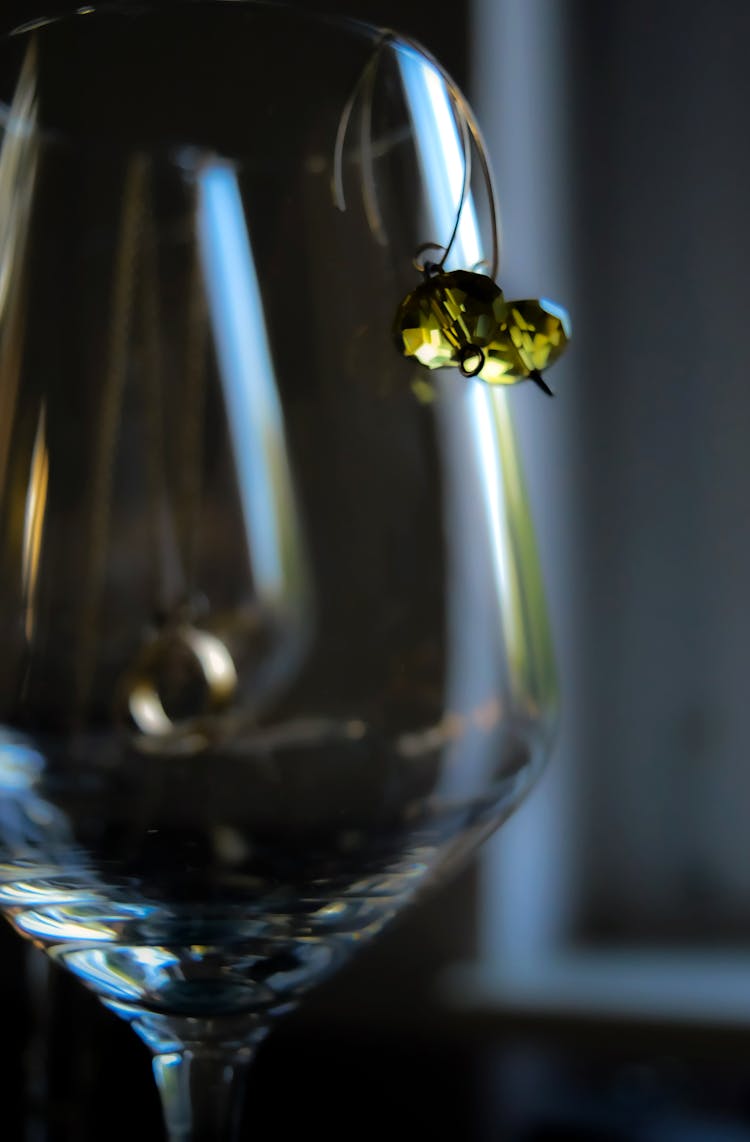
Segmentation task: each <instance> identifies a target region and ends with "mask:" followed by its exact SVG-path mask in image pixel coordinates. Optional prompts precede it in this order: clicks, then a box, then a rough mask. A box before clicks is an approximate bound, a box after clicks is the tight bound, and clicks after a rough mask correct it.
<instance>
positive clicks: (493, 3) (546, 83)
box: [471, 0, 586, 970]
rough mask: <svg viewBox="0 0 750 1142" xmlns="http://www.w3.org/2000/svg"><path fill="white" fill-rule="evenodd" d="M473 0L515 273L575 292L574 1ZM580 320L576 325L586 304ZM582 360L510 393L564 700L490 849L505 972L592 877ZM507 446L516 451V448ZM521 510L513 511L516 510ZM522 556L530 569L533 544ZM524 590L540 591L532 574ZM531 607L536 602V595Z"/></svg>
mask: <svg viewBox="0 0 750 1142" xmlns="http://www.w3.org/2000/svg"><path fill="white" fill-rule="evenodd" d="M472 8H473V19H472V25H473V27H474V28H475V36H474V42H473V45H472V72H471V74H472V83H473V92H472V97H473V101H474V105H475V107H476V109H477V112H478V114H479V118H480V120H481V123H482V126H483V130H484V133H485V138H486V139H487V140H488V143H489V146H490V150H491V152H492V153H493V155H495V156H496V159H497V163H498V168H499V170H498V173H499V178H498V189H499V194H500V202H501V205H502V208H503V210H504V211H505V212H506V213H507V215H508V216H509V217H512V219H513V228H512V235H511V233H510V232H509V233H508V237H509V238H510V237H512V238H513V241H512V242H511V241H508V242H506V243H505V248H504V250H503V262H504V269H503V278H504V280H507V281H508V282H509V283H510V284H512V285H513V292H514V293H516V294H517V295H520V296H522V297H524V296H526V297H528V296H531V295H533V294H534V292H535V291H537V292H541V293H549V294H551V295H552V296H553V297H555V298H559V300H560V301H562V302H566V301H570V300H571V299H572V298H573V297H574V294H575V290H574V285H575V282H574V279H573V277H572V276H571V271H570V264H569V259H570V250H569V249H568V236H569V233H570V226H569V222H570V211H569V209H568V205H569V204H568V202H567V197H568V195H569V189H568V188H569V186H570V177H569V172H568V170H567V164H568V156H569V154H570V153H572V152H571V149H570V133H569V132H570V122H569V108H570V106H571V100H570V98H569V95H570V90H569V85H570V82H571V76H570V74H569V69H570V66H571V61H570V56H569V53H568V52H567V51H566V39H567V29H566V24H567V23H568V22H569V21H572V20H573V19H574V11H573V8H572V5H571V4H569V3H567V2H566V0H561V2H560V3H554V4H552V3H549V0H473V3H472ZM530 75H533V76H534V82H533V83H531V84H529V82H528V78H529V76H530ZM573 318H574V326H575V311H574V312H573ZM571 363H572V361H571V360H570V359H568V360H565V361H563V362H561V363H560V365H558V366H556V368H555V371H554V385H555V387H556V388H557V387H558V383H559V393H560V395H559V397H558V398H557V399H556V400H554V401H547V400H544V399H543V398H542V399H539V398H538V394H536V393H534V392H533V391H532V390H531V389H530V387H525V388H524V389H523V390H522V391H521V392H520V393H518V399H514V398H515V396H516V394H515V393H514V394H513V396H512V397H511V398H510V399H512V400H513V425H514V428H515V433H514V435H516V434H517V436H518V438H519V440H520V444H521V451H522V455H523V458H524V460H525V464H524V470H525V474H526V476H527V477H528V485H529V489H530V493H531V502H532V504H533V507H534V519H535V521H536V524H537V531H538V535H539V538H540V546H541V549H542V552H543V555H544V565H545V566H546V568H547V571H548V574H547V588H548V590H547V598H548V601H549V604H550V610H551V613H552V617H553V622H554V629H555V635H556V637H555V643H556V645H557V647H558V648H559V654H560V662H561V665H562V672H561V685H562V690H563V694H564V704H563V717H562V719H561V725H560V731H561V732H560V733H559V735H558V739H557V744H556V748H555V755H554V758H553V762H552V765H551V766H550V770H549V773H548V774H547V777H546V779H545V781H544V782H543V783H542V785H541V787H540V788H539V789H537V790H536V792H535V793H534V796H533V797H531V798H530V799H529V801H528V802H527V804H526V805H525V806H524V807H523V809H522V811H521V812H520V813H518V814H516V815H515V816H514V817H513V818H512V819H511V820H510V821H509V822H508V824H507V825H506V826H505V827H504V828H503V829H502V830H501V831H500V833H499V835H498V837H497V839H496V840H495V841H494V842H493V844H492V845H491V846H489V847H487V848H485V850H484V861H483V866H482V868H483V875H482V882H483V883H482V895H481V902H480V909H479V916H480V921H481V927H480V939H481V946H482V955H483V959H484V961H485V963H486V964H487V965H488V966H490V967H491V965H494V964H497V963H502V964H503V966H504V969H506V970H513V969H516V970H525V969H527V968H528V966H529V965H530V964H532V963H533V962H534V961H535V960H537V961H538V960H539V959H540V958H543V957H545V956H546V955H548V954H549V953H550V951H553V950H554V949H555V947H556V946H557V945H558V943H559V941H560V940H561V939H563V938H565V935H566V934H567V932H568V931H570V928H571V924H572V922H573V918H574V916H575V914H576V910H577V902H576V891H577V888H578V885H579V884H580V883H581V882H582V878H581V877H580V876H579V875H578V872H577V870H576V867H575V862H576V860H577V857H576V854H575V847H576V844H577V840H578V837H579V836H580V831H581V830H580V824H579V822H578V820H577V816H576V806H575V797H576V779H577V774H576V767H577V765H578V759H579V755H580V753H581V725H582V721H581V718H582V716H584V717H585V708H586V701H585V695H584V694H583V692H582V690H581V680H580V662H581V656H580V654H579V652H578V651H579V640H580V632H581V630H582V629H583V628H584V626H585V621H584V620H585V614H582V612H581V607H580V600H579V599H578V592H577V590H576V583H577V575H576V572H575V563H576V560H577V559H578V558H579V553H580V551H581V550H583V547H582V543H581V534H580V528H581V519H582V515H581V511H580V504H578V503H577V502H576V494H575V488H574V480H575V475H574V473H575V471H576V464H575V463H574V462H573V457H574V456H575V454H576V444H577V441H576V435H577V433H578V430H579V425H580V423H581V416H580V410H579V408H578V403H579V401H580V399H581V394H582V391H583V390H582V389H581V387H580V386H575V385H573V386H570V387H566V385H565V374H566V370H567V369H568V368H569V367H570V364H571ZM558 370H559V372H558ZM534 398H536V399H534ZM502 455H503V459H504V458H505V455H506V450H505V448H504V447H503V452H502ZM509 495H512V493H511V492H510V491H509ZM509 514H510V517H511V519H512V518H513V509H509ZM522 559H523V563H522V565H523V566H524V568H526V566H527V562H526V559H525V558H524V557H523V553H522ZM534 565H535V566H536V563H534ZM523 586H524V590H525V591H526V592H527V594H528V592H529V590H530V584H529V583H528V582H527V581H526V578H524V584H523ZM535 589H536V588H535ZM538 590H539V591H540V592H541V583H540V584H539V587H538ZM528 605H529V607H530V609H532V611H533V601H531V602H530V603H529V604H528ZM545 627H546V623H545ZM542 637H545V638H546V639H547V644H548V645H549V634H548V632H547V633H546V634H545V631H544V630H543V629H541V628H538V626H537V628H535V629H532V630H531V631H530V642H529V646H530V648H531V650H530V659H531V663H530V669H533V667H534V662H535V661H537V662H538V661H539V657H538V654H537V651H536V649H535V646H536V645H537V640H538V639H540V638H542Z"/></svg>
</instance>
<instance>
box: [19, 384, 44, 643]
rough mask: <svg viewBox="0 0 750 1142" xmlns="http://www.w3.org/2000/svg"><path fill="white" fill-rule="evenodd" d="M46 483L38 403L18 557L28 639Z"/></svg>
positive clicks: (33, 614)
mask: <svg viewBox="0 0 750 1142" xmlns="http://www.w3.org/2000/svg"><path fill="white" fill-rule="evenodd" d="M48 484H49V454H48V452H47V441H46V410H45V407H44V405H42V408H41V412H40V413H39V421H38V423H37V429H36V436H35V437H34V449H33V451H32V454H31V470H30V472H29V483H28V487H27V489H26V510H25V513H24V521H23V544H22V549H21V550H22V558H21V588H22V592H23V603H24V611H25V616H24V630H25V633H26V638H27V639H28V641H29V642H31V641H32V639H33V637H34V628H35V625H36V600H37V588H38V583H39V563H40V560H41V554H42V540H43V537H44V516H45V512H46V509H47V487H48Z"/></svg>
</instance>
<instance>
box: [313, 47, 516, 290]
mask: <svg viewBox="0 0 750 1142" xmlns="http://www.w3.org/2000/svg"><path fill="white" fill-rule="evenodd" d="M389 45H393V46H395V47H396V49H398V48H399V47H402V46H404V47H407V48H409V49H411V51H413V52H416V53H417V54H418V55H419V56H421V57H422V59H424V60H425V61H426V62H427V63H429V64H430V66H431V67H434V68H435V70H436V71H437V73H438V75H439V76H440V78H441V79H442V80H443V83H444V84H445V86H446V88H447V90H448V94H449V96H450V100H451V106H452V109H453V114H454V117H455V120H456V123H457V125H458V129H459V131H460V133H461V144H462V149H463V154H464V178H463V183H462V186H461V196H460V198H459V201H458V206H457V208H456V220H455V222H454V225H453V231H452V233H451V235H450V238H449V239H448V243H447V245H443V244H442V243H437V242H425V243H424V244H423V245H422V246H420V247H419V250H418V251H417V256H416V258H415V263H414V264H415V266H416V268H417V269H418V270H419V271H420V272H425V271H426V268H427V264H420V263H419V262H418V260H417V259H418V257H419V255H420V254H421V253H423V252H424V251H425V250H428V249H432V250H436V251H437V250H440V251H442V257H441V258H440V260H439V261H438V262H437V263H436V264H437V265H438V266H439V268H440V269H442V268H443V267H444V266H445V262H446V260H447V258H448V256H449V254H450V251H451V249H452V248H453V244H454V243H455V240H456V236H457V234H458V228H459V226H460V223H461V215H462V213H463V209H464V206H465V204H466V201H467V199H468V196H469V191H470V187H471V174H472V144H473V147H474V149H475V150H476V154H477V157H478V159H479V165H480V168H481V172H482V178H483V180H484V184H485V188H486V191H487V200H488V207H489V215H490V218H489V223H490V236H491V242H492V257H491V260H490V274H489V276H490V277H492V278H493V279H495V278H497V274H498V269H499V261H500V243H499V233H498V232H499V225H498V215H497V205H496V201H495V186H494V181H493V178H492V170H491V168H490V163H489V159H488V157H487V148H486V146H485V142H484V138H483V136H482V132H481V130H480V129H479V124H478V123H477V121H476V119H475V118H474V115H473V113H472V110H471V107H470V106H469V103H468V101H467V99H466V97H465V96H464V94H463V92H462V91H461V89H460V88H459V87H458V86H457V85H456V83H455V82H454V81H453V80H452V79H451V77H450V75H449V74H448V72H447V71H446V70H445V68H444V67H443V66H442V65H441V64H440V63H439V62H438V61H437V60H436V59H435V58H434V56H432V55H431V54H430V53H429V52H428V51H427V50H426V49H425V48H423V47H422V45H421V44H419V43H417V41H416V40H413V39H411V38H410V37H409V36H403V35H398V34H396V33H395V32H393V31H390V30H388V29H386V30H384V32H383V35H382V37H381V39H380V40H379V41H378V43H377V44H376V45H375V48H374V50H373V53H372V56H371V57H370V59H369V60H368V62H367V63H366V65H365V67H364V69H363V71H362V74H361V75H360V76H359V78H358V79H357V82H356V83H355V85H354V88H353V90H352V93H351V95H350V96H349V98H348V99H347V101H346V103H345V104H344V108H343V110H342V112H341V117H340V118H339V123H338V129H337V131H336V140H335V144H334V152H333V172H332V187H331V189H332V193H333V200H334V204H335V205H336V207H337V208H338V209H339V210H341V211H344V210H346V199H345V195H344V178H343V165H344V161H343V159H344V144H345V142H346V135H347V131H348V129H349V124H350V122H351V118H352V114H353V111H354V107H355V104H356V102H357V98H358V97H359V96H360V94H362V95H363V101H362V112H361V119H360V125H361V142H360V145H361V157H362V197H363V201H364V208H365V214H366V216H367V220H368V223H369V226H370V229H371V231H372V233H373V235H374V237H375V239H376V241H377V242H379V243H380V244H381V245H384V244H385V243H386V235H385V228H384V226H383V221H382V216H381V214H380V209H379V207H378V202H377V192H376V187H375V176H374V169H373V155H372V107H373V102H374V93H375V80H376V77H377V70H378V66H379V64H380V57H381V55H382V53H383V51H384V49H385V48H386V47H387V46H389Z"/></svg>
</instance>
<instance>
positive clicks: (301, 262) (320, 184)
mask: <svg viewBox="0 0 750 1142" xmlns="http://www.w3.org/2000/svg"><path fill="white" fill-rule="evenodd" d="M0 76H2V81H1V87H0V101H1V106H0V113H1V116H2V139H1V147H0V591H1V592H2V595H1V597H2V600H3V609H2V615H3V620H2V621H3V626H2V645H3V648H4V652H3V655H2V659H1V660H0V726H1V729H0V735H1V736H0V906H1V907H2V909H3V911H4V913H5V915H6V916H7V917H8V919H9V920H10V921H11V923H12V925H13V926H14V928H15V929H16V930H17V931H18V932H19V933H21V935H23V936H25V937H27V938H29V939H31V940H33V941H34V942H35V943H36V944H37V945H39V946H41V947H43V948H44V949H45V950H46V951H47V953H48V954H49V955H50V956H51V957H52V958H53V960H55V961H56V962H57V963H59V964H62V965H63V966H64V967H65V968H66V969H67V970H68V971H70V972H72V973H73V974H74V975H75V976H77V977H79V978H80V979H81V981H82V982H83V983H84V984H85V985H86V986H87V987H88V988H91V989H92V990H93V991H94V992H95V993H96V994H97V995H98V996H99V997H100V999H101V1000H102V1002H103V1003H104V1004H106V1006H107V1007H109V1008H110V1009H111V1010H113V1011H114V1012H116V1013H117V1014H118V1015H120V1016H121V1017H123V1018H124V1019H126V1020H128V1021H130V1023H131V1025H132V1026H133V1028H134V1029H135V1030H136V1031H137V1033H138V1034H139V1035H140V1036H141V1038H142V1039H143V1040H144V1041H145V1042H146V1043H147V1045H148V1047H149V1048H150V1050H151V1052H152V1053H153V1066H154V1073H155V1076H156V1080H157V1083H158V1085H159V1088H160V1092H161V1096H162V1101H163V1106H164V1113H165V1119H166V1123H167V1129H168V1133H169V1137H170V1138H171V1139H172V1140H173V1142H175V1140H177V1139H180V1140H187V1139H199V1138H209V1137H210V1138H212V1139H218V1138H221V1137H226V1138H230V1137H232V1136H233V1134H232V1131H233V1122H234V1121H235V1119H236V1114H235V1110H236V1106H237V1097H236V1095H237V1088H238V1086H239V1085H240V1084H239V1078H240V1076H241V1074H242V1072H243V1070H244V1068H245V1067H246V1065H247V1063H248V1062H249V1061H250V1059H251V1057H252V1054H253V1051H254V1049H255V1047H256V1045H257V1044H258V1043H259V1042H260V1041H261V1039H262V1038H263V1036H264V1035H265V1033H266V1032H267V1030H268V1028H269V1027H270V1025H271V1024H272V1022H273V1021H274V1019H275V1018H277V1017H278V1016H280V1015H281V1014H283V1013H284V1012H286V1011H288V1010H290V1009H291V1008H292V1007H293V1006H294V1005H295V1004H296V1003H297V1002H298V1000H299V998H300V996H301V995H302V994H303V993H304V992H305V991H306V990H308V989H309V988H311V987H312V986H314V985H315V984H316V983H317V982H318V981H319V980H320V979H322V978H323V977H325V976H327V975H328V974H330V973H331V972H332V971H333V970H334V969H335V968H336V967H337V966H338V965H339V964H341V963H342V962H344V961H345V960H346V959H347V958H348V957H349V956H350V955H351V954H352V953H353V952H354V951H355V950H356V948H357V947H359V946H361V945H362V944H363V943H364V942H365V941H366V940H367V939H369V938H370V937H372V936H373V935H375V934H376V933H377V932H378V931H379V930H380V929H382V927H383V925H384V924H385V923H386V922H387V921H388V920H389V919H390V918H391V917H393V916H394V915H395V914H396V913H397V912H398V911H399V910H400V909H401V908H403V907H404V906H405V905H406V904H407V903H408V902H409V901H410V900H411V899H413V898H414V896H415V895H416V894H417V893H418V892H419V891H420V890H421V889H422V888H423V887H424V886H425V885H426V884H428V883H430V884H432V883H435V881H436V880H437V879H438V878H439V877H440V876H441V875H444V874H445V873H446V871H447V870H449V869H451V868H453V867H455V865H456V864H457V863H458V862H460V860H461V859H462V857H463V856H464V855H465V854H467V853H468V852H469V851H470V850H471V849H472V848H473V847H474V846H475V845H476V844H477V843H479V841H481V840H482V839H483V838H484V837H485V836H487V835H488V834H489V833H490V832H491V831H492V830H493V829H494V828H495V827H496V826H497V825H498V824H499V823H500V822H501V821H502V820H503V819H504V818H505V817H506V816H507V815H508V814H509V813H510V812H511V811H512V810H513V809H514V808H515V806H516V805H517V804H518V802H519V800H520V799H521V798H522V796H523V795H524V794H525V793H526V791H527V790H528V789H529V788H530V786H531V784H532V783H533V781H534V779H535V778H536V777H537V775H538V774H539V772H540V768H541V767H542V765H543V763H544V760H545V757H546V754H547V752H548V747H549V743H550V737H551V733H552V729H553V723H554V719H555V706H556V698H555V695H556V690H555V677H554V669H553V663H552V656H551V651H550V641H549V634H548V627H547V621H546V615H545V607H544V600H543V593H542V588H541V580H540V573H539V567H538V563H537V557H536V552H535V547H534V540H533V534H532V530H531V524H530V520H529V514H528V509H527V504H526V499H525V495H524V489H523V482H522V477H521V472H520V468H519V461H518V455H517V452H516V445H515V440H514V434H513V428H512V423H511V418H510V408H509V405H510V403H511V402H512V393H511V394H508V395H506V393H505V392H504V391H502V390H501V389H499V388H495V387H491V386H489V385H487V384H485V383H484V382H483V381H482V380H481V379H480V378H478V377H473V376H468V375H463V373H462V371H461V370H459V369H456V368H446V369H443V370H439V371H437V372H435V373H429V372H427V371H426V370H424V369H422V368H421V366H420V365H419V364H418V363H417V362H415V361H414V360H409V359H407V358H405V357H404V356H403V355H402V354H401V353H399V351H398V348H397V346H396V345H395V344H394V339H393V335H392V327H393V322H394V315H395V313H396V312H397V309H398V306H399V304H400V302H401V300H402V299H403V298H404V296H405V295H407V294H408V293H409V291H410V290H413V289H414V287H415V285H416V284H417V283H418V281H419V275H418V272H417V270H416V269H415V260H417V261H418V260H419V257H420V250H422V249H423V247H424V245H425V243H430V244H432V245H433V246H434V247H438V246H439V247H440V248H442V251H443V257H442V259H441V263H440V265H441V267H442V269H444V270H449V269H450V267H452V266H453V267H458V268H461V267H464V268H470V267H474V266H475V265H477V264H478V263H480V262H481V260H482V259H483V258H484V257H486V256H488V246H491V245H492V235H490V239H489V240H488V238H487V227H488V226H489V227H490V230H492V229H493V226H492V217H491V214H492V211H491V210H490V211H489V214H488V211H487V208H486V207H487V200H486V195H485V197H484V206H483V205H482V195H483V193H484V190H483V188H484V184H485V182H486V181H487V178H486V177H485V179H484V180H483V179H482V177H481V176H482V174H483V173H484V175H485V176H487V172H486V171H484V172H483V169H482V167H483V164H482V163H481V162H480V163H479V164H477V163H476V162H474V164H473V165H474V169H473V172H472V170H471V169H470V163H469V157H470V155H471V153H472V149H473V151H474V152H475V153H476V146H473V147H472V145H471V137H470V136H471V135H472V133H473V134H474V135H475V136H476V130H475V128H474V126H473V120H471V118H470V112H468V109H466V108H465V105H464V104H463V103H462V101H461V99H460V96H459V95H458V93H457V92H456V90H455V87H454V86H453V85H452V83H451V81H450V80H449V79H448V77H447V76H446V75H445V73H444V72H443V70H442V69H441V68H440V67H439V66H438V65H437V64H436V63H435V62H434V61H433V60H431V59H430V58H429V57H428V56H427V55H426V54H425V53H424V52H423V51H422V50H421V49H419V48H418V47H417V46H416V45H415V44H413V43H411V42H409V41H407V40H403V39H399V38H398V37H397V36H394V35H392V34H384V33H382V32H379V31H377V30H375V29H372V28H369V27H366V26H364V25H361V24H358V23H354V22H352V21H343V20H335V19H323V18H317V17H316V18H313V17H311V16H308V15H306V14H303V13H301V12H299V11H295V10H292V9H287V8H283V7H277V6H274V5H265V4H252V3H247V4H246V3H236V2H234V3H217V2H210V3H203V2H200V0H199V2H196V3H190V4H187V5H186V6H185V7H183V8H180V9H178V10H176V11H175V10H172V11H169V12H168V11H165V10H163V9H162V10H159V9H158V8H154V9H149V8H147V7H144V8H136V9H134V8H121V9H120V8H117V7H106V8H102V9H97V10H92V9H90V8H84V9H80V10H79V11H78V12H77V13H75V14H72V15H71V16H69V17H65V18H60V19H56V20H50V21H39V22H38V23H36V24H33V25H29V26H28V27H26V28H25V29H21V30H19V32H17V33H16V34H14V35H13V36H12V37H9V38H8V39H6V40H5V41H4V42H3V43H2V46H1V47H0ZM476 137H477V138H478V136H476ZM485 217H489V222H484V221H482V219H483V218H485ZM483 235H484V236H483ZM493 260H494V256H493ZM433 268H434V267H433ZM430 272H431V271H430V269H429V268H424V273H425V275H427V276H428V277H429V274H430ZM468 371H469V370H468V369H465V370H464V373H466V372H468Z"/></svg>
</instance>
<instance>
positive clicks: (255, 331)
mask: <svg viewBox="0 0 750 1142" xmlns="http://www.w3.org/2000/svg"><path fill="white" fill-rule="evenodd" d="M197 179H198V234H199V242H200V252H201V259H202V264H203V272H204V277H205V282H206V290H207V295H208V304H209V312H210V317H211V325H212V329H213V335H214V338H215V344H216V350H217V356H218V361H219V370H220V374H221V380H222V385H223V391H224V397H225V400H226V405H227V421H228V428H229V432H230V435H231V439H232V446H233V449H234V459H235V465H236V470H237V474H238V484H239V493H240V497H241V502H242V510H243V515H244V519H245V526H246V530H247V538H248V547H249V557H250V562H251V566H252V570H253V577H254V581H255V589H256V592H257V595H258V600H259V602H260V603H261V604H263V605H265V606H267V607H269V608H271V609H272V610H282V611H284V612H289V611H300V609H301V607H302V604H303V597H304V590H305V579H306V577H305V574H304V571H305V562H304V555H303V550H302V537H301V531H300V526H299V521H298V516H297V511H296V508H295V503H294V494H293V487H292V475H291V472H290V470H289V465H288V459H287V449H286V441H285V438H284V427H283V416H282V409H281V402H280V400H279V394H278V390H277V387H276V377H275V373H274V366H273V361H272V358H271V350H270V346H269V343H268V336H267V333H266V327H265V321H264V315H263V300H262V297H261V292H260V285H259V283H258V277H257V273H256V270H255V261H254V258H253V252H252V246H251V243H250V236H249V234H248V230H247V223H246V220H245V213H244V209H243V205H242V197H241V194H240V189H239V186H238V183H237V176H236V174H235V172H234V170H233V169H232V168H231V167H230V166H229V165H227V164H224V163H220V162H214V163H209V164H207V165H206V166H204V167H203V168H201V169H200V170H199V171H198V174H197Z"/></svg>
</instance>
